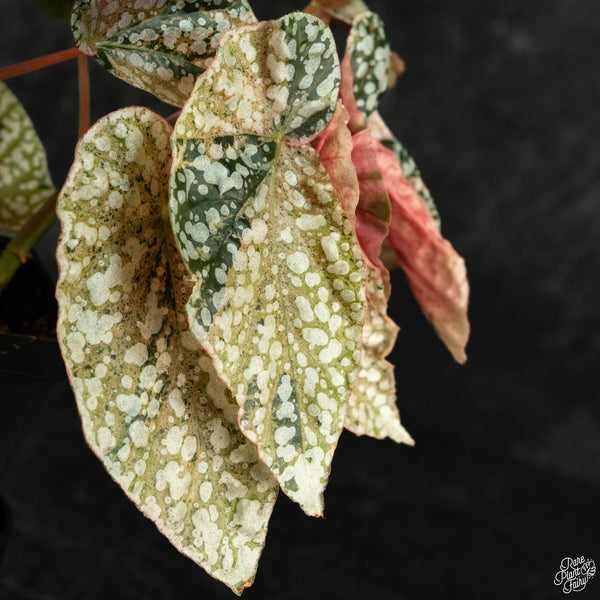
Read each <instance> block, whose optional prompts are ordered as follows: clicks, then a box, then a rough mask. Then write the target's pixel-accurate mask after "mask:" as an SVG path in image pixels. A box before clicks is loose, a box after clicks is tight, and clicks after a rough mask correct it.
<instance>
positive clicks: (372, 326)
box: [345, 265, 414, 446]
mask: <svg viewBox="0 0 600 600" xmlns="http://www.w3.org/2000/svg"><path fill="white" fill-rule="evenodd" d="M367 273H368V276H367V291H366V295H367V310H366V312H365V325H364V328H363V333H362V337H361V356H360V369H359V371H358V373H357V376H356V381H355V383H354V387H353V388H352V394H351V395H350V400H349V402H348V411H347V413H346V421H345V426H346V428H347V429H349V430H350V431H352V432H353V433H355V434H357V435H369V436H371V437H375V438H378V439H383V438H386V437H389V438H391V439H393V440H394V441H396V442H398V443H404V444H409V445H411V446H412V445H414V441H413V439H412V438H411V436H410V435H409V434H408V432H407V431H406V429H404V427H403V426H402V425H401V423H400V414H399V412H398V407H397V406H396V381H395V379H394V367H393V365H391V364H390V363H389V362H388V361H387V360H385V357H386V356H387V355H388V354H389V353H390V352H391V350H392V348H393V347H394V344H395V342H396V336H397V335H398V331H399V328H398V326H397V325H396V323H394V321H392V319H390V317H388V315H387V303H388V297H389V274H388V273H387V270H385V269H383V270H382V269H380V268H377V267H374V266H371V265H369V266H368V270H367Z"/></svg>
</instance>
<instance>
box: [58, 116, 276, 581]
mask: <svg viewBox="0 0 600 600" xmlns="http://www.w3.org/2000/svg"><path fill="white" fill-rule="evenodd" d="M124 131H126V132H128V136H127V138H125V137H124V136H123V135H120V134H122V133H123V132H124ZM134 132H135V133H134ZM170 132H171V128H170V127H169V125H168V124H167V123H166V122H165V121H163V120H162V119H161V118H160V117H158V116H157V115H155V114H154V113H152V112H151V111H149V110H147V109H141V108H129V109H123V110H121V111H118V112H117V113H113V114H111V115H109V116H107V117H105V118H103V119H101V120H100V121H99V122H98V123H97V124H96V125H95V126H94V127H93V128H92V129H91V130H90V131H89V132H88V133H87V134H86V135H85V136H84V137H83V138H82V140H81V142H80V144H79V145H78V148H77V153H76V159H75V164H74V166H73V168H72V169H71V172H70V174H69V177H68V179H67V182H66V184H65V187H64V188H63V190H62V192H61V195H60V198H59V205H58V213H59V216H60V219H61V222H62V234H61V240H60V244H59V251H58V259H59V267H60V280H59V284H58V289H57V298H58V300H59V309H60V310H59V324H58V335H59V341H60V344H61V349H62V352H63V355H64V357H65V363H66V365H67V369H68V372H69V376H70V379H71V382H72V385H73V389H74V392H75V397H76V400H77V404H78V407H79V410H80V413H81V416H82V421H83V428H84V433H85V436H86V439H87V441H88V443H89V444H90V446H91V448H92V449H93V450H94V452H95V453H96V454H97V455H98V457H99V458H100V459H101V460H102V461H103V463H104V465H105V467H106V468H107V470H108V471H109V473H110V474H111V476H112V477H113V478H114V479H115V480H116V481H117V482H118V483H119V484H120V485H121V486H122V488H123V489H124V491H125V492H126V493H127V495H128V496H129V497H130V498H131V499H132V500H133V501H134V502H135V503H136V504H137V505H138V506H139V507H140V509H141V510H142V511H143V512H144V514H146V516H148V517H149V518H151V519H152V520H153V521H154V522H155V523H156V525H157V526H158V528H159V529H160V530H161V531H162V532H163V533H164V534H165V535H166V536H167V537H168V539H169V540H170V541H171V542H172V543H173V544H174V545H175V546H176V547H177V548H178V549H179V550H180V551H181V552H183V553H184V554H186V555H187V556H189V557H190V558H192V559H193V560H195V561H196V562H197V563H198V564H200V565H201V566H203V567H204V568H205V569H206V570H207V571H208V572H209V573H210V574H211V575H213V576H214V577H216V578H217V579H220V580H222V581H224V582H225V583H227V584H228V585H229V586H230V587H231V588H232V589H233V590H234V591H236V592H238V591H239V590H240V589H241V588H243V587H244V586H246V585H248V584H249V583H248V582H249V581H251V580H252V579H253V577H254V573H255V571H256V566H257V561H258V557H259V555H260V552H261V549H262V547H263V544H264V539H265V535H266V527H267V522H268V519H269V516H270V513H271V510H272V507H273V504H274V501H275V497H276V490H277V484H276V482H275V481H274V479H273V477H272V476H271V475H270V474H269V472H268V470H267V469H266V467H265V466H264V465H262V463H260V461H259V459H258V454H257V452H256V448H254V447H253V446H249V445H248V443H247V440H246V439H245V437H244V436H243V435H242V434H241V432H240V431H239V429H238V426H237V423H236V414H237V410H238V407H237V404H236V403H235V401H234V400H233V398H232V396H231V394H230V393H229V392H228V390H227V389H226V388H225V387H224V386H223V385H222V384H221V383H220V382H219V380H218V376H217V374H216V372H215V370H214V367H213V366H212V362H211V360H210V359H209V358H208V357H207V355H206V353H205V352H204V351H203V350H202V348H201V347H200V345H199V344H198V343H197V342H196V341H195V340H194V338H193V336H190V335H186V334H189V332H188V330H187V327H188V326H187V322H186V316H185V309H184V307H185V302H186V300H187V297H188V295H189V293H190V291H191V290H190V285H189V283H188V282H187V279H186V276H185V267H184V266H183V264H182V263H181V261H180V258H179V254H178V252H177V249H176V247H175V242H174V239H173V238H172V235H171V234H170V232H169V227H168V222H167V223H165V221H164V217H163V215H164V213H165V209H166V204H167V201H168V193H167V183H168V174H169V164H170V152H169V141H168V140H169V134H170ZM132 139H134V140H136V141H135V144H132V143H131V140H132ZM98 140H101V141H100V143H99V144H98V143H95V142H97V141H98ZM128 140H129V141H128ZM115 193H118V194H119V197H120V199H121V201H120V202H115V201H114V198H115ZM78 223H83V224H85V225H86V228H87V227H94V228H96V230H98V231H99V230H100V228H101V227H102V226H105V227H108V229H109V230H110V231H111V236H110V237H108V238H107V239H105V240H104V241H102V240H100V239H98V237H97V238H95V239H96V241H95V242H94V243H93V245H92V247H91V248H90V247H89V246H88V245H87V243H86V241H85V240H86V239H87V237H88V233H89V232H87V229H86V228H82V227H77V224H78ZM92 237H93V236H92ZM117 263H118V265H119V268H118V270H117V271H116V272H115V273H114V276H111V278H110V291H111V293H110V294H105V293H102V291H101V290H102V289H103V288H104V287H106V286H108V285H109V284H108V283H107V282H108V279H107V278H106V277H105V274H106V273H107V271H108V270H109V269H110V268H111V265H114V264H117ZM73 264H80V265H82V267H81V269H80V270H79V275H78V276H77V278H75V279H72V278H71V277H70V273H72V272H73V270H72V265H73ZM84 265H85V266H84ZM98 276H100V279H99V278H98ZM93 278H96V279H94V281H95V282H96V283H94V285H92V286H90V285H89V281H90V279H93ZM100 280H102V281H104V283H103V284H102V285H100V284H99V283H98V282H99V281H100ZM115 292H118V295H115V296H113V293H115ZM117 329H118V334H117ZM113 332H114V333H115V335H113ZM202 465H205V467H203V466H202ZM224 478H225V479H227V478H231V480H235V481H236V482H238V483H239V485H238V487H236V488H235V489H236V493H235V495H232V492H231V486H227V485H225V484H223V483H222V481H225V479H224ZM227 481H229V479H227ZM236 485H237V484H236ZM241 487H243V488H244V489H245V493H244V501H245V502H246V503H245V504H241V500H240V497H241V496H240V493H239V490H241ZM247 502H253V503H255V504H253V505H252V506H253V510H251V511H250V512H248V505H247ZM204 515H206V516H207V518H205V517H204ZM244 515H245V516H244Z"/></svg>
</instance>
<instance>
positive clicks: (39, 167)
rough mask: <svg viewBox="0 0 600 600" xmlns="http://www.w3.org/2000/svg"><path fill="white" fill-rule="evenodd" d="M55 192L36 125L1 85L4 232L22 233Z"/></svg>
mask: <svg viewBox="0 0 600 600" xmlns="http://www.w3.org/2000/svg"><path fill="white" fill-rule="evenodd" d="M53 191H54V187H53V185H52V179H51V178H50V173H49V172H48V165H47V163H46V153H45V151H44V147H43V146H42V143H41V142H40V140H39V138H38V136H37V134H36V132H35V130H34V128H33V123H32V122H31V119H30V118H29V116H28V115H27V113H26V112H25V109H24V108H23V107H22V106H21V104H20V103H19V101H18V100H17V99H16V98H15V96H14V95H13V93H12V92H11V91H10V90H9V89H8V88H7V87H6V85H5V84H4V83H3V82H0V229H2V230H4V231H12V232H14V231H19V229H21V227H22V226H23V225H24V224H25V222H26V221H27V220H28V219H29V218H30V217H31V216H32V215H33V214H35V212H36V211H37V210H38V208H40V207H41V206H42V204H44V202H45V201H46V200H47V199H48V198H49V197H50V195H51V194H52V192H53Z"/></svg>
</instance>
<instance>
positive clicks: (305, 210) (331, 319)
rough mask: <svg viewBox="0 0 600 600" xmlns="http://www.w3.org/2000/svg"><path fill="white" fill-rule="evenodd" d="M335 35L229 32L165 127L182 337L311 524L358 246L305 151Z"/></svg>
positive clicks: (352, 344)
mask: <svg viewBox="0 0 600 600" xmlns="http://www.w3.org/2000/svg"><path fill="white" fill-rule="evenodd" d="M338 86H339V65H338V59H337V54H336V49H335V44H334V41H333V38H332V35H331V32H330V31H329V29H328V28H327V27H326V26H325V25H324V23H323V22H322V21H320V20H319V19H317V18H315V17H313V16H310V15H306V14H302V13H294V14H292V15H289V16H287V17H284V18H282V19H280V20H279V21H273V22H268V23H263V24H260V25H258V26H255V27H251V28H244V29H240V30H236V31H232V32H230V33H228V34H226V35H225V36H223V38H222V42H221V45H220V47H219V52H218V54H217V58H216V59H215V61H214V62H213V63H212V64H211V66H210V67H209V68H208V70H207V71H206V73H205V74H204V75H203V77H202V78H201V79H200V80H198V83H197V86H196V88H195V90H194V93H193V95H192V97H191V98H190V101H189V103H188V104H187V105H186V106H185V107H184V109H183V111H182V114H181V116H180V118H179V120H178V121H177V124H176V126H175V134H174V138H173V144H174V148H175V158H174V165H173V168H174V173H173V176H172V178H171V201H170V210H171V218H172V222H173V227H174V231H175V234H176V238H177V241H178V244H179V247H180V249H181V251H182V255H183V257H184V261H185V262H186V264H187V266H188V268H189V269H190V271H191V272H192V273H193V274H195V276H196V277H197V282H196V286H195V288H194V292H193V294H192V297H191V299H190V303H189V308H188V310H189V314H190V319H191V329H192V331H193V332H194V334H195V335H196V336H197V337H198V338H199V339H200V340H202V344H203V346H204V347H205V348H206V349H207V350H208V351H209V353H210V354H211V355H212V356H213V357H214V359H215V365H216V368H217V370H218V372H219V374H220V375H221V376H222V377H223V379H224V381H225V382H226V383H227V385H228V386H229V387H230V388H231V389H232V390H233V391H234V393H235V395H236V397H237V400H238V402H239V404H240V407H241V411H240V424H241V428H242V431H243V432H244V433H245V435H246V436H247V437H248V438H249V439H250V440H252V441H253V442H254V443H256V444H257V445H258V448H259V453H260V456H261V458H262V459H263V461H264V462H265V463H266V464H267V465H268V466H269V467H270V469H271V471H272V472H273V473H274V475H275V477H276V478H277V479H278V481H279V483H280V485H281V487H282V489H283V491H284V492H285V493H286V494H287V495H288V496H289V497H290V498H292V499H293V500H295V501H297V502H298V503H299V504H300V506H301V507H302V508H303V509H304V510H305V511H306V512H307V513H308V514H314V515H320V514H322V511H323V498H322V493H323V490H324V488H325V486H326V484H327V479H328V476H329V469H330V464H331V459H332V456H333V452H334V449H335V446H336V444H337V440H338V437H339V434H340V432H341V430H342V428H343V422H344V413H345V405H346V401H347V398H348V395H349V390H350V388H351V384H352V380H353V376H354V373H355V371H356V370H357V368H358V359H359V352H358V341H359V339H360V332H361V329H362V318H363V309H364V274H363V261H362V253H361V251H360V247H359V246H358V243H357V241H356V237H355V235H354V232H353V227H352V224H351V223H350V222H349V221H348V219H347V218H346V216H345V215H344V212H343V209H342V207H341V204H340V202H339V199H338V197H337V195H336V193H335V191H334V189H333V187H332V185H331V182H330V180H329V177H328V175H327V171H326V170H325V168H324V167H323V165H322V164H321V162H320V160H319V157H318V155H317V154H316V152H315V151H314V150H313V148H312V147H311V146H310V143H309V142H310V140H311V139H312V138H313V137H314V136H315V135H317V134H318V133H319V132H320V131H322V130H323V129H324V128H325V127H326V126H327V124H328V122H329V120H330V119H331V117H332V115H333V113H334V110H335V107H336V97H337V93H338Z"/></svg>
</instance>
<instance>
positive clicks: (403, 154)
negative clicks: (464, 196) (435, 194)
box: [367, 111, 441, 229]
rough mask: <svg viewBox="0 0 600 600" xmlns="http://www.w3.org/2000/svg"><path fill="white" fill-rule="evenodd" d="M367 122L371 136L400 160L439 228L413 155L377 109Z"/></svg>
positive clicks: (435, 212)
mask: <svg viewBox="0 0 600 600" xmlns="http://www.w3.org/2000/svg"><path fill="white" fill-rule="evenodd" d="M367 123H368V125H369V127H370V129H371V133H372V134H373V137H374V138H375V139H377V140H379V141H380V142H381V143H382V144H383V145H384V146H385V147H386V148H389V149H390V150H392V151H393V152H394V154H395V155H396V156H397V157H398V160H399V161H400V166H401V168H402V174H403V175H404V177H405V178H406V180H407V181H408V183H410V185H412V187H413V188H414V189H415V191H416V192H417V193H418V194H419V196H421V199H422V200H423V202H424V203H425V208H427V210H428V211H429V214H430V215H431V218H432V219H433V221H434V222H435V225H436V227H437V228H438V229H441V220H440V213H439V212H438V209H437V207H436V205H435V202H434V200H433V198H432V196H431V194H430V193H429V190H428V189H427V186H426V185H425V184H424V183H423V179H422V178H421V171H419V168H418V167H417V163H416V162H415V161H414V159H413V157H412V156H411V155H410V154H409V153H408V150H407V149H406V148H405V147H404V145H403V144H402V143H401V142H400V141H399V140H398V139H396V137H395V136H394V134H393V133H392V132H391V131H390V130H389V129H388V127H387V125H386V124H385V122H384V120H383V119H382V118H381V115H380V114H379V112H378V111H375V112H374V113H372V114H371V116H370V117H369V118H368V119H367Z"/></svg>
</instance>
